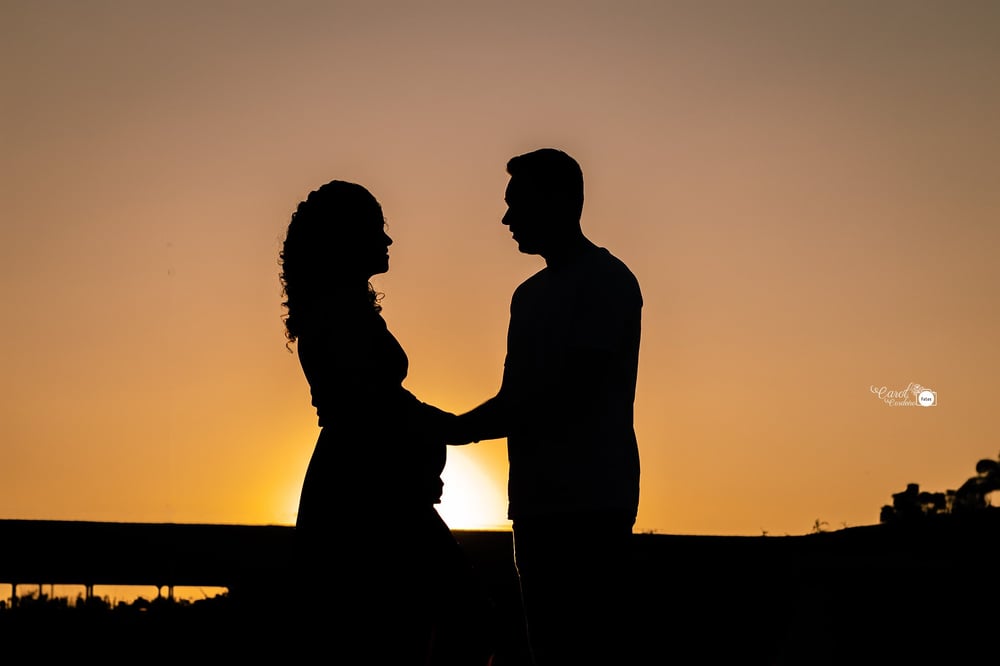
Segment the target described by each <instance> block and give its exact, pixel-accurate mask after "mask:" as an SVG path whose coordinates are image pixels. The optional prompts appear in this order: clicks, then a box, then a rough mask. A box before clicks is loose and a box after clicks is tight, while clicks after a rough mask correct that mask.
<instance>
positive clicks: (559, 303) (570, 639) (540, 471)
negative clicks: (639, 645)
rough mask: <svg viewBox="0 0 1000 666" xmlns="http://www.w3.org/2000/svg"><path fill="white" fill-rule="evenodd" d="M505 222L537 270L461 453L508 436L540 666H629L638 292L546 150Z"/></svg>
mask: <svg viewBox="0 0 1000 666" xmlns="http://www.w3.org/2000/svg"><path fill="white" fill-rule="evenodd" d="M507 172H508V173H509V174H510V180H509V182H508V184H507V190H506V194H505V197H504V198H505V200H506V202H507V213H506V214H505V215H504V217H503V224H505V225H506V226H507V227H509V228H510V231H511V234H512V235H513V238H514V241H515V242H516V243H517V246H518V249H519V250H520V251H521V252H524V253H526V254H537V255H541V256H542V258H543V259H545V264H546V267H545V268H543V269H542V270H541V271H539V272H538V273H536V274H535V275H533V276H532V277H530V278H528V279H527V280H526V281H525V282H524V283H522V284H521V285H520V286H519V287H518V288H517V290H516V291H515V292H514V296H513V298H512V299H511V306H510V325H509V329H508V335H507V357H506V360H505V362H504V372H503V381H502V384H501V387H500V390H499V392H498V393H497V395H496V396H495V397H494V398H492V399H490V400H488V401H487V402H485V403H484V404H482V405H480V406H479V407H477V408H475V409H473V410H472V411H470V412H467V413H466V414H462V415H461V416H459V417H458V421H457V423H458V424H459V432H460V433H461V434H460V436H459V437H458V439H459V440H460V442H459V443H466V442H468V441H479V440H482V439H496V438H501V437H507V447H508V459H509V462H510V476H509V480H508V500H509V504H508V517H509V518H510V519H511V521H512V523H513V531H514V550H515V561H516V564H517V570H518V575H519V577H520V581H521V593H522V599H523V602H524V607H525V616H526V621H527V628H528V636H529V641H530V644H531V649H532V652H533V656H534V659H535V662H536V664H538V665H539V666H548V665H549V664H564V663H566V664H569V663H573V664H579V663H594V664H602V663H604V664H624V663H628V661H627V660H624V659H623V657H624V656H625V655H624V654H623V652H624V650H625V648H626V647H627V645H628V644H629V639H628V637H627V636H626V635H625V634H624V633H623V630H624V629H625V628H626V626H625V625H626V624H627V623H628V620H627V617H628V614H629V611H630V610H631V608H630V606H631V604H629V603H628V602H627V601H626V597H625V594H624V593H625V591H626V587H627V586H626V583H625V574H626V572H627V570H628V567H629V564H628V562H627V549H628V544H629V543H630V535H631V532H632V526H633V524H634V522H635V517H636V511H637V509H638V503H639V454H638V447H637V445H636V438H635V431H634V428H633V424H632V418H633V402H634V399H635V384H636V373H637V369H638V359H639V331H640V319H641V310H642V296H641V293H640V290H639V284H638V282H637V281H636V279H635V277H634V276H633V275H632V273H631V272H630V271H629V269H628V268H627V267H626V266H625V264H623V263H622V262H621V261H619V260H618V259H616V258H615V257H614V256H612V255H611V254H610V253H609V252H608V251H607V250H605V249H603V248H601V247H598V246H596V245H595V244H594V243H592V242H591V241H590V240H589V239H587V237H586V236H584V234H583V232H582V230H581V228H580V217H581V213H582V211H583V174H582V172H581V170H580V166H579V165H578V164H577V162H576V161H575V160H574V159H573V158H571V157H570V156H569V155H567V154H566V153H564V152H561V151H558V150H554V149H548V148H546V149H542V150H537V151H534V152H531V153H528V154H525V155H521V156H518V157H514V158H513V159H511V160H510V161H509V162H508V163H507Z"/></svg>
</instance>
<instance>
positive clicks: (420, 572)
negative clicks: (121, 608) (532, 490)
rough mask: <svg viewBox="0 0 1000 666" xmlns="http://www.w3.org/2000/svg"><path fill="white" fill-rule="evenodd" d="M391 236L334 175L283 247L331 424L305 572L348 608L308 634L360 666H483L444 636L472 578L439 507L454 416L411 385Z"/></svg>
mask: <svg viewBox="0 0 1000 666" xmlns="http://www.w3.org/2000/svg"><path fill="white" fill-rule="evenodd" d="M391 244H392V239H391V238H389V236H388V235H386V233H385V220H384V218H383V215H382V208H381V206H380V205H379V203H378V201H377V200H376V199H375V197H374V196H372V195H371V193H369V192H368V190H366V189H365V188H364V187H362V186H360V185H357V184H354V183H348V182H343V181H332V182H330V183H327V184H325V185H323V186H322V187H320V188H319V189H317V190H315V191H313V192H311V193H310V194H309V196H308V197H307V198H306V200H305V201H303V202H301V203H300V204H299V205H298V208H297V209H296V211H295V212H294V214H293V215H292V219H291V222H290V223H289V225H288V231H287V234H286V237H285V241H284V246H283V248H282V251H281V256H280V259H281V283H282V286H283V294H284V296H285V299H286V300H285V302H284V304H283V305H284V306H285V307H286V308H287V316H286V317H285V328H286V337H287V338H288V342H289V345H291V344H294V345H295V347H296V349H297V352H298V357H299V362H300V363H301V365H302V370H303V371H304V373H305V376H306V380H307V381H308V383H309V388H310V391H311V394H312V404H313V406H314V407H315V408H316V413H317V415H318V418H319V426H320V428H321V430H320V435H319V440H318V441H317V443H316V447H315V449H314V451H313V455H312V458H311V460H310V462H309V466H308V469H307V471H306V475H305V480H304V482H303V485H302V493H301V497H300V501H299V512H298V519H297V523H296V536H297V539H298V541H299V544H300V546H301V548H302V551H301V552H302V559H301V565H302V569H301V573H302V574H303V585H305V586H306V588H305V589H306V592H307V594H308V595H310V596H311V598H312V599H313V600H315V601H316V603H317V604H318V605H319V607H320V609H322V608H331V607H339V609H340V612H338V613H315V612H314V613H308V614H306V616H305V617H308V618H311V619H310V620H309V621H308V622H307V624H306V626H304V627H302V628H301V633H300V636H299V639H300V641H302V642H303V644H308V645H309V646H310V647H311V648H315V647H317V644H319V646H320V647H322V648H325V649H328V650H329V654H330V655H331V656H333V657H336V656H338V655H339V656H342V657H344V658H347V659H360V660H361V661H356V662H352V663H399V664H425V663H464V664H475V663H477V660H476V658H474V657H470V655H469V654H468V653H465V654H464V655H463V656H461V657H459V656H456V654H453V653H450V652H449V651H448V649H449V648H455V647H456V644H455V643H454V641H451V640H450V639H447V640H444V639H443V636H446V635H448V628H449V627H454V625H453V623H451V622H449V621H448V620H446V619H444V618H446V616H448V615H449V613H450V614H452V615H454V601H455V599H456V598H457V596H458V595H461V594H466V593H467V590H463V589H462V588H463V587H464V586H466V585H468V584H469V582H470V579H469V578H467V575H468V571H467V565H466V564H465V561H464V559H463V557H462V555H463V554H462V552H461V550H460V548H459V546H458V544H457V542H456V541H455V539H454V537H453V536H452V534H451V532H450V530H449V529H448V527H447V525H445V523H444V522H443V521H442V520H441V518H440V516H439V515H438V513H437V511H436V509H435V504H437V503H438V502H439V501H440V499H441V491H442V482H441V472H442V470H443V469H444V465H445V455H446V454H445V445H444V443H443V440H442V436H441V433H442V432H443V429H444V428H446V427H448V424H450V422H451V419H453V418H454V416H453V415H452V414H449V413H447V412H444V411H442V410H440V409H437V408H436V407H432V406H430V405H427V404H424V403H422V402H420V401H419V400H418V399H417V398H416V397H414V396H413V394H411V393H410V392H409V391H407V390H406V389H405V388H403V380H404V379H405V377H406V373H407V365H408V361H407V357H406V354H405V352H404V351H403V348H402V347H401V346H400V344H399V342H397V340H396V338H395V337H393V335H392V333H390V332H389V330H388V328H387V327H386V323H385V320H384V319H383V318H382V316H381V314H380V312H381V306H380V305H379V303H378V301H379V294H377V293H376V292H375V290H374V288H373V287H372V285H371V283H370V278H371V277H372V276H373V275H376V274H379V273H385V272H386V271H387V270H388V269H389V252H388V248H389V246H390V245H391ZM468 610H469V609H468V608H466V609H461V613H465V612H467V611H468ZM334 617H339V618H341V619H339V620H337V621H334V620H333V619H332V618H334ZM452 619H454V618H452ZM455 633H462V634H471V633H474V632H472V631H471V630H470V627H464V628H462V629H461V630H460V631H457V632H456V631H455V630H454V629H452V633H451V635H452V636H454V635H455ZM463 638H469V636H468V635H465V636H463ZM431 645H434V646H435V647H434V650H433V651H432V653H433V655H434V660H428V653H429V646H431ZM467 647H468V645H463V646H462V649H465V648H467ZM456 649H457V648H456ZM449 659H454V660H456V661H452V662H449ZM457 660H460V662H459V661H457ZM485 661H486V660H485V656H484V657H483V658H482V659H479V661H478V663H485Z"/></svg>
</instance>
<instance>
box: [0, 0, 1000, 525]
mask: <svg viewBox="0 0 1000 666" xmlns="http://www.w3.org/2000/svg"><path fill="white" fill-rule="evenodd" d="M0 56H2V57H0V73H2V81H3V92H2V97H3V101H2V105H0V114H2V115H0V123H2V124H0V140H2V144H0V163H2V166H3V171H2V179H0V219H2V236H0V280H2V285H3V288H4V291H5V293H6V294H7V299H8V304H7V306H6V307H4V308H3V309H2V315H0V316H2V318H3V319H2V331H3V333H2V335H3V345H2V351H0V358H2V373H0V377H2V379H0V382H2V385H0V386H2V391H3V399H2V407H0V409H2V411H0V474H2V476H3V478H2V481H0V518H34V519H60V520H109V521H142V522H147V521H148V522H200V523H201V522H204V523H250V524H265V523H280V524H292V523H294V520H295V509H296V504H297V501H298V492H299V488H300V486H301V482H302V477H303V475H304V473H305V469H306V465H307V463H308V460H309V456H310V454H311V453H312V449H313V446H314V443H315V440H316V436H317V433H318V428H317V425H316V416H315V413H314V411H313V409H312V407H311V405H310V398H309V391H308V386H307V384H306V382H305V379H304V378H303V376H302V372H301V369H300V367H299V364H298V361H297V358H296V357H295V355H294V354H293V353H289V351H288V350H287V349H286V348H285V345H284V343H285V340H284V337H283V327H282V321H281V316H282V308H281V306H280V303H281V294H280V284H279V282H278V264H277V255H278V251H279V248H280V244H281V240H282V238H283V235H284V231H285V227H286V225H287V223H288V219H289V216H290V214H291V212H292V211H293V210H294V208H295V206H296V205H297V203H298V202H299V201H300V200H301V199H303V198H304V197H305V196H306V195H307V194H308V193H309V191H310V190H312V189H315V188H316V187H317V186H319V185H320V184H322V183H324V182H326V181H329V180H331V179H342V180H350V181H354V182H358V183H361V184H363V185H365V186H366V187H368V188H369V189H370V190H371V191H372V193H373V194H374V195H375V196H376V197H377V198H378V199H379V201H380V202H381V203H382V206H383V209H384V211H385V214H386V218H387V221H388V232H389V234H390V236H392V238H393V239H394V241H395V243H394V244H393V246H392V248H391V269H390V272H389V273H388V274H386V275H384V276H379V277H378V278H376V279H375V281H374V283H375V286H376V288H377V289H378V290H379V291H382V292H384V293H385V299H384V300H383V302H382V304H383V307H384V310H383V315H384V316H385V319H386V321H387V322H388V324H389V327H390V328H391V330H392V331H393V332H394V333H395V335H396V337H397V338H398V339H399V341H400V342H401V344H402V345H403V347H404V348H405V349H406V351H407V353H408V355H409V359H410V375H409V377H408V378H407V380H406V384H405V385H406V386H407V387H408V388H409V389H410V390H411V391H413V392H414V393H415V394H416V395H417V396H419V397H420V398H421V399H422V400H424V401H426V402H430V403H433V404H436V405H438V406H440V407H442V408H444V409H448V410H451V411H464V410H466V409H469V408H471V407H474V406H476V405H477V404H479V403H480V402H482V401H483V400H485V399H487V398H489V397H491V396H492V395H493V394H494V393H495V392H496V390H497V388H498V386H499V382H500V376H501V372H502V366H503V360H504V343H505V336H506V327H507V318H508V308H509V304H510V296H511V293H512V292H513V290H514V288H515V287H516V286H517V285H518V284H519V283H520V282H521V281H522V280H524V279H525V278H527V277H528V276H529V275H531V274H532V273H533V272H535V271H536V270H538V269H540V268H541V267H542V266H543V263H542V260H541V259H540V258H539V257H534V256H527V255H522V254H519V253H518V252H517V249H516V246H515V244H514V243H513V241H512V240H511V238H510V235H509V233H508V231H507V230H506V228H504V227H503V226H502V225H501V224H500V218H501V216H502V214H503V212H504V204H503V192H504V188H505V186H506V182H507V176H506V173H505V171H504V165H505V163H506V161H507V159H508V158H509V157H511V156H513V155H516V154H519V153H523V152H526V151H529V150H532V149H535V148H539V147H543V146H552V147H557V148H561V149H563V150H565V151H567V152H568V153H570V154H571V155H573V156H575V157H576V158H577V159H578V160H579V162H580V164H581V166H582V168H583V171H584V176H585V180H586V205H585V208H584V217H583V228H584V231H585V233H586V234H588V236H590V238H591V239H592V240H594V241H595V242H596V243H598V244H599V245H602V246H604V247H607V248H608V249H609V250H611V252H612V253H614V254H615V255H616V256H618V257H619V258H620V259H622V260H623V261H625V262H626V263H627V264H628V265H629V266H630V267H631V269H632V271H633V272H634V273H635V275H636V276H637V278H638V279H639V282H640V284H641V287H642V290H643V295H644V299H645V306H644V309H643V339H642V350H641V355H640V368H639V385H638V391H637V396H636V421H635V425H636V432H637V436H638V440H639V447H640V456H641V459H642V488H641V500H640V508H639V517H638V521H637V524H636V530H637V531H650V530H653V531H657V532H661V533H671V534H733V535H740V534H745V535H756V534H761V533H762V532H763V531H767V532H768V533H770V534H775V535H777V534H802V533H806V532H808V531H809V530H810V529H811V528H812V527H813V525H814V524H815V522H816V521H817V520H819V521H823V522H826V523H828V525H829V527H830V528H831V529H833V528H839V527H842V526H844V525H863V524H872V523H876V522H878V515H879V508H880V507H881V506H882V505H883V504H885V503H888V502H890V501H891V494H892V493H894V492H898V491H900V490H902V489H903V488H904V487H905V485H906V484H907V483H908V482H916V483H919V484H920V485H921V487H922V488H924V489H927V490H932V491H944V490H946V489H948V488H956V487H958V486H959V485H960V484H961V483H962V482H963V481H965V479H967V478H968V477H969V476H971V475H973V474H974V473H975V469H974V468H975V463H976V461H977V460H979V459H981V458H994V459H995V458H996V457H997V455H998V453H1000V426H998V420H997V418H996V415H997V414H998V413H1000V392H995V390H994V386H997V384H998V380H1000V344H998V340H1000V261H998V248H1000V224H998V222H1000V3H997V2H978V1H974V0H965V1H963V2H955V3H946V2H923V1H920V0H907V1H900V2H896V1H889V0H885V1H879V0H876V1H874V2H873V1H864V2H862V1H857V2H853V1H845V2H826V1H821V0H804V1H803V0H798V1H792V0H789V1H787V2H773V1H764V0H762V1H752V2H747V1H742V0H732V1H707V2H702V1H691V2H635V1H624V2H610V1H609V2H588V1H574V2H568V1H567V2H520V1H515V2H423V3H418V2H338V1H326V2H318V1H315V2H303V1H297V0H291V1H289V0H282V1H281V2H277V1H274V2H264V1H262V0H243V1H219V0H208V1H204V0H199V1H193V0H182V1H178V0H170V1H169V2H167V1H157V2H153V1H148V0H128V1H127V0H117V1H103V0H101V1H97V0H85V1H78V0H72V1H70V0H67V1H57V0H31V1H29V0H5V1H4V2H2V4H0ZM910 384H919V385H921V386H923V387H926V388H928V389H931V390H934V391H936V392H937V395H938V402H939V404H938V405H937V406H934V407H919V406H891V405H889V404H887V403H886V402H885V401H884V400H882V399H880V398H879V397H878V396H877V395H875V394H873V393H872V391H871V387H873V386H874V387H876V388H881V387H886V389H887V390H888V391H900V390H904V389H906V388H907V387H908V386H909V385H910ZM506 472H507V470H506V451H505V448H504V442H503V441H502V440H497V441H491V442H483V443H481V444H478V445H474V446H471V447H465V448H462V449H452V450H451V452H450V458H449V463H448V468H447V470H446V473H445V501H444V503H443V505H442V507H441V512H442V515H443V516H444V517H445V518H446V520H447V521H448V522H449V524H451V525H452V526H453V527H490V528H504V527H506V526H507V525H508V523H507V521H506V520H505V511H506V498H505V482H506ZM357 473H358V474H367V475H371V476H372V478H373V479H374V478H376V477H377V475H378V470H377V469H372V470H358V471H357ZM364 501H365V500H364V498H358V502H359V504H361V503H363V502H364ZM345 510H350V507H345Z"/></svg>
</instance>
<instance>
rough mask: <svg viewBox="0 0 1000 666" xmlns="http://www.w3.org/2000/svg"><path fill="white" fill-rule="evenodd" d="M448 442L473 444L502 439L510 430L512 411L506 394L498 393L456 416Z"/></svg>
mask: <svg viewBox="0 0 1000 666" xmlns="http://www.w3.org/2000/svg"><path fill="white" fill-rule="evenodd" d="M453 426H454V431H453V432H451V433H449V436H448V437H447V439H446V441H447V443H448V444H456V445H460V444H471V443H473V442H479V441H481V440H484V439H501V438H503V437H506V436H507V434H508V432H509V431H510V413H509V405H508V401H507V399H506V395H505V394H504V392H503V391H501V392H500V393H497V394H496V395H495V396H494V397H492V398H490V399H489V400H487V401H486V402H484V403H483V404H481V405H479V406H478V407H476V408H474V409H471V410H469V411H468V412H466V413H464V414H460V415H459V416H458V417H456V418H455V420H454V423H453Z"/></svg>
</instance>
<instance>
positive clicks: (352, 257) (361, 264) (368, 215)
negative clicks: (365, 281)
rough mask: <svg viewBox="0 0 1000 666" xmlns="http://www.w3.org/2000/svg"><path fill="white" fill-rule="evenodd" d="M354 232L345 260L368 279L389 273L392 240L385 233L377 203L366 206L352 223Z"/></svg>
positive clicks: (382, 218) (346, 249)
mask: <svg viewBox="0 0 1000 666" xmlns="http://www.w3.org/2000/svg"><path fill="white" fill-rule="evenodd" d="M352 232H353V233H352V234H351V238H350V239H349V242H348V243H347V246H346V247H345V248H344V249H345V255H346V256H345V257H344V258H345V259H346V260H347V261H349V262H351V263H352V264H353V265H354V266H356V267H357V271H358V273H364V276H365V277H366V278H370V277H371V276H373V275H378V274H380V273H386V272H388V270H389V246H390V245H392V238H390V237H389V234H387V233H386V232H385V217H384V216H383V215H382V208H381V207H380V206H379V205H378V204H377V203H373V205H372V206H371V207H367V206H366V207H365V209H364V210H363V211H361V212H360V213H359V215H358V217H357V219H356V220H354V222H353V223H352Z"/></svg>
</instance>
